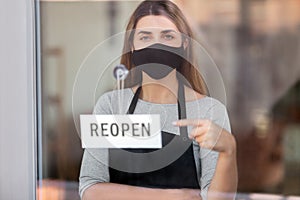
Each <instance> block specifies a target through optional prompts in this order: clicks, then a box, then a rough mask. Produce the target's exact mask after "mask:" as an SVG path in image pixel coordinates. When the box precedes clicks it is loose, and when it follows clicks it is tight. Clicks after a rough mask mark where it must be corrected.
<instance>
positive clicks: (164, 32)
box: [161, 29, 177, 34]
mask: <svg viewBox="0 0 300 200" xmlns="http://www.w3.org/2000/svg"><path fill="white" fill-rule="evenodd" d="M170 32H174V33H177V32H176V31H174V30H172V29H168V30H163V31H161V33H163V34H166V33H170Z"/></svg>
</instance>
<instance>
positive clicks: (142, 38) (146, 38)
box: [140, 36, 150, 41]
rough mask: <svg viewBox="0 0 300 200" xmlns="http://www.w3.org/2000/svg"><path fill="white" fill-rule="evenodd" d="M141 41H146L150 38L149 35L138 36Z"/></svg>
mask: <svg viewBox="0 0 300 200" xmlns="http://www.w3.org/2000/svg"><path fill="white" fill-rule="evenodd" d="M140 40H141V41H148V40H150V37H149V36H143V37H141V38H140Z"/></svg>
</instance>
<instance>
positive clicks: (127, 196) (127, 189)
mask: <svg viewBox="0 0 300 200" xmlns="http://www.w3.org/2000/svg"><path fill="white" fill-rule="evenodd" d="M199 193H200V190H193V189H153V188H145V187H136V186H129V185H123V184H115V183H97V184H95V185H92V186H90V187H89V188H87V189H86V190H85V191H84V193H83V197H82V200H135V199H136V200H153V199H156V200H160V199H161V200H201V197H200V196H199Z"/></svg>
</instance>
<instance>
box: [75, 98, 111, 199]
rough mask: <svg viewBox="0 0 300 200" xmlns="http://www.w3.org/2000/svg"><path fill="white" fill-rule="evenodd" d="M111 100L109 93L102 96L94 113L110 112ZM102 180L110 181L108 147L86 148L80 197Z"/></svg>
mask: <svg viewBox="0 0 300 200" xmlns="http://www.w3.org/2000/svg"><path fill="white" fill-rule="evenodd" d="M109 102H110V101H109V98H108V95H107V94H104V95H103V96H101V97H100V98H99V99H98V101H97V103H96V106H95V107H94V110H93V114H110V113H111V104H110V103H109ZM102 182H109V170H108V149H100V148H97V149H96V148H86V149H84V153H83V157H82V161H81V168H80V176H79V195H80V197H81V198H82V196H83V193H84V191H85V190H86V189H87V188H88V187H90V186H92V185H94V184H96V183H102Z"/></svg>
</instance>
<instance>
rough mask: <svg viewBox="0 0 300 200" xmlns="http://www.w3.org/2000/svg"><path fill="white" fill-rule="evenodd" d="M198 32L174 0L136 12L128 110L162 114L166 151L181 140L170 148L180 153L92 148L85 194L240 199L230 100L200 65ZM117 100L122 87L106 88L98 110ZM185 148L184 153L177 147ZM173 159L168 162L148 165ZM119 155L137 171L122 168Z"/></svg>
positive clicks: (106, 110) (84, 173)
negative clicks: (214, 91)
mask: <svg viewBox="0 0 300 200" xmlns="http://www.w3.org/2000/svg"><path fill="white" fill-rule="evenodd" d="M191 38H193V36H192V31H191V29H190V27H189V26H188V23H187V21H186V19H185V18H184V16H183V14H182V13H181V11H180V10H179V8H178V7H177V6H176V5H175V4H174V3H172V2H170V1H144V2H142V3H141V4H140V5H139V6H138V8H137V9H136V10H135V12H134V13H133V14H132V16H131V18H130V21H129V24H128V26H127V34H126V36H125V42H124V49H123V56H122V58H121V63H122V64H124V65H125V66H127V68H128V69H129V70H131V72H132V73H131V75H132V76H130V77H129V78H128V80H127V86H130V87H128V88H126V89H124V91H123V92H124V93H123V94H124V99H123V101H124V103H123V104H124V105H122V108H126V110H127V113H128V114H138V113H143V114H148V113H156V114H160V115H161V118H163V120H162V121H163V123H162V143H163V149H164V148H166V149H168V148H167V147H168V146H172V145H173V147H171V148H169V149H171V150H170V152H173V153H170V152H169V154H165V152H163V151H156V150H155V149H152V150H151V149H150V150H149V149H123V150H126V151H127V153H128V152H132V154H134V153H143V155H144V156H145V159H144V162H140V160H134V156H132V155H128V154H122V152H123V151H120V150H112V149H110V150H107V149H86V150H85V153H84V156H83V160H82V166H81V172H80V188H79V189H80V195H81V197H82V199H84V200H90V199H114V200H115V199H130V200H133V199H145V200H146V199H166V200H167V199H172V200H173V199H233V198H234V194H235V191H236V187H237V167H236V155H235V154H236V143H235V139H234V137H233V136H232V135H231V133H230V125H229V119H228V115H227V112H226V108H225V106H224V105H223V104H222V103H220V102H219V101H217V100H216V99H213V98H211V97H208V96H207V93H206V89H205V85H204V82H203V81H202V78H201V76H200V74H199V73H198V72H197V70H196V68H195V67H194V66H193V64H192V63H193V53H192V45H191V41H192V40H191ZM189 84H190V85H189ZM116 102H117V94H116V92H108V93H105V94H104V95H102V96H101V97H100V98H99V100H98V102H97V104H96V106H95V109H94V114H116V113H118V110H119V108H116V106H115V105H117V103H116ZM209 118H210V119H209ZM178 119H179V120H178ZM187 137H189V138H190V139H187ZM174 141H175V142H174ZM174 144H175V146H174ZM178 149H179V150H180V151H178V152H180V153H178V152H177V153H175V152H176V150H178ZM181 150H182V151H181ZM153 152H158V153H159V154H161V155H162V156H161V157H155V155H154V154H151V153H153ZM157 158H158V159H157ZM171 158H176V159H173V160H172V159H171ZM168 159H170V162H169V163H168V165H165V166H163V167H161V168H157V169H155V170H153V169H150V170H148V171H147V170H145V167H149V166H150V168H151V167H152V166H155V164H157V163H158V164H159V163H160V162H163V161H164V160H168ZM116 161H119V163H121V164H124V165H126V167H127V169H130V170H131V169H133V168H134V169H136V171H130V170H129V171H122V170H118V169H115V168H113V167H112V166H113V165H114V162H116ZM145 163H147V165H145ZM141 166H142V167H141ZM142 170H145V171H143V172H142ZM137 172H139V173H137Z"/></svg>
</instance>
